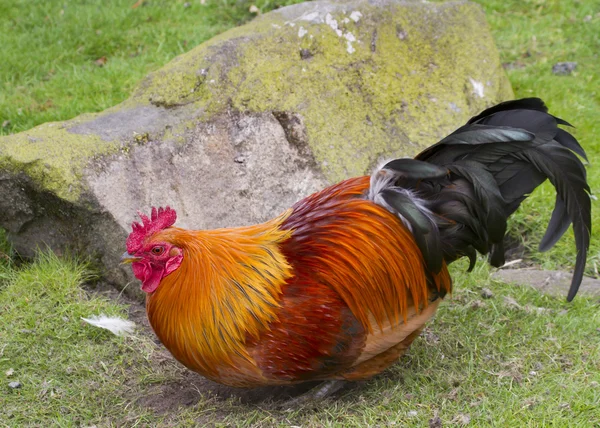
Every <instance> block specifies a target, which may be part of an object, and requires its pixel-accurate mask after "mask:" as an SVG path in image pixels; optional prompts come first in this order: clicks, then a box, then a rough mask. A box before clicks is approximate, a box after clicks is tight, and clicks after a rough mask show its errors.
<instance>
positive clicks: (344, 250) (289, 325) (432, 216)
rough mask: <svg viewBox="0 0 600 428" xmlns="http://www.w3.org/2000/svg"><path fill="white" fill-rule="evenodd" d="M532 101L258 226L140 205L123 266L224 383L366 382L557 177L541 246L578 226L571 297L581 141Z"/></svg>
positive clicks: (586, 217)
mask: <svg viewBox="0 0 600 428" xmlns="http://www.w3.org/2000/svg"><path fill="white" fill-rule="evenodd" d="M558 125H568V126H570V125H569V124H568V123H567V122H565V121H564V120H562V119H559V118H557V117H554V116H552V115H550V114H548V113H547V108H546V106H545V105H544V103H543V102H542V101H541V100H539V99H537V98H527V99H521V100H515V101H508V102H504V103H501V104H498V105H496V106H494V107H491V108H489V109H487V110H485V111H484V112H482V113H481V114H479V115H478V116H475V117H473V118H472V119H470V120H469V121H468V122H467V124H466V125H464V126H462V127H461V128H459V129H457V130H456V131H455V132H453V133H452V134H450V135H449V136H448V137H446V138H444V139H443V140H441V141H440V142H438V143H437V144H435V145H433V146H431V147H429V148H428V149H426V150H425V151H423V152H422V153H420V154H419V155H418V156H417V157H416V158H415V159H395V160H392V161H390V162H387V163H386V164H384V165H383V166H382V167H380V168H378V169H377V170H376V171H375V172H374V173H373V174H372V175H371V176H370V177H367V176H365V177H357V178H351V179H348V180H345V181H342V182H340V183H338V184H335V185H333V186H331V187H328V188H326V189H324V190H322V191H320V192H318V193H315V194H313V195H311V196H309V197H307V198H305V199H303V200H301V201H299V202H297V203H296V204H295V205H294V206H293V207H292V208H291V209H289V210H287V211H285V212H284V213H282V214H281V215H280V216H279V217H277V218H275V219H273V220H270V221H267V222H266V223H263V224H258V225H254V226H247V227H238V228H231V229H217V230H185V229H181V228H177V227H173V225H174V223H175V221H176V213H175V211H174V210H173V209H171V208H169V207H167V208H164V209H163V208H159V209H158V210H157V209H156V208H152V213H151V215H150V217H148V216H145V215H143V214H140V217H141V219H142V222H141V223H133V225H132V229H133V230H132V232H131V234H130V235H129V237H128V239H127V252H126V253H125V254H124V255H123V257H122V261H123V262H124V263H132V268H133V273H134V274H135V276H136V277H137V278H138V279H140V280H141V282H142V290H143V291H145V292H146V293H147V300H146V308H147V314H148V319H149V321H150V324H151V325H152V328H153V329H154V331H155V332H156V334H157V336H158V337H159V339H160V340H161V342H162V343H163V344H164V346H165V347H166V348H167V349H168V350H169V351H170V352H171V353H172V354H173V356H174V357H175V358H176V359H177V360H179V361H180V362H181V363H182V364H183V365H185V366H186V367H188V368H189V369H191V370H194V371H196V372H198V373H200V374H202V375H203V376H205V377H207V378H209V379H211V380H213V381H216V382H220V383H223V384H226V385H230V386H236V387H255V386H262V385H283V384H292V383H298V382H304V381H314V380H320V381H326V382H324V383H322V384H321V386H319V387H317V388H316V389H315V390H313V391H312V392H311V393H310V394H307V395H310V398H312V399H317V398H322V397H324V396H326V395H328V394H330V393H332V392H333V391H335V390H336V389H338V388H339V387H340V386H341V385H342V383H343V381H348V380H360V379H367V378H369V377H371V376H373V375H375V374H377V373H380V372H381V371H383V370H384V369H386V368H387V367H389V366H390V365H391V364H393V363H394V362H395V361H396V360H397V359H398V358H399V357H400V356H401V355H402V354H404V353H405V352H406V350H407V348H408V347H409V346H410V345H411V343H412V342H413V341H414V340H415V338H416V337H418V336H419V334H420V333H421V331H422V330H423V328H424V326H425V324H426V323H427V321H428V320H429V319H431V317H432V316H433V315H434V313H435V312H436V309H437V307H438V305H439V304H440V302H441V300H442V299H443V298H444V296H445V295H447V294H448V293H450V292H451V289H452V281H451V279H450V276H449V274H448V269H447V266H448V264H450V263H452V262H453V261H455V260H456V259H458V258H461V257H463V256H466V257H468V258H469V259H470V266H469V270H470V269H472V268H473V266H474V264H475V261H476V252H479V253H481V254H490V256H489V260H490V263H491V264H492V265H493V266H502V265H503V264H504V249H503V244H502V242H503V238H504V235H505V232H506V221H507V218H508V217H509V216H510V215H511V214H512V213H513V212H514V211H515V210H516V209H517V208H518V207H519V205H520V203H521V202H522V201H523V200H524V199H525V198H526V197H527V196H528V195H529V194H530V193H531V192H532V191H533V190H534V189H535V188H536V187H537V186H538V185H540V184H541V183H542V182H544V181H545V180H546V179H547V178H548V179H549V180H550V182H551V183H552V184H553V185H554V187H555V188H556V190H557V198H556V206H555V208H554V212H553V214H552V217H551V219H550V223H549V226H548V230H547V232H546V234H545V236H544V237H543V239H542V241H541V243H540V249H541V250H547V249H549V248H550V247H552V246H553V245H554V244H555V243H556V242H557V240H558V239H559V238H560V237H561V236H562V235H563V233H564V232H565V231H566V230H567V228H568V227H569V225H570V224H571V223H573V229H574V234H575V242H576V246H577V259H576V263H575V270H574V275H573V280H572V283H571V288H570V290H569V293H568V297H567V299H568V300H569V301H570V300H572V299H573V297H574V296H575V294H576V293H577V290H578V287H579V284H580V283H581V280H582V275H583V271H584V268H585V262H586V254H587V250H588V247H589V240H590V231H591V212H590V211H591V206H590V197H589V192H590V189H589V187H588V185H587V183H586V171H585V168H584V165H583V163H582V162H581V160H580V159H579V158H578V156H576V155H575V154H577V155H579V156H581V157H582V158H583V159H586V155H585V152H584V150H583V149H582V148H581V146H580V145H579V143H578V142H577V140H576V139H575V138H574V137H573V136H572V135H571V134H569V133H568V132H566V131H565V130H563V129H561V128H559V127H558Z"/></svg>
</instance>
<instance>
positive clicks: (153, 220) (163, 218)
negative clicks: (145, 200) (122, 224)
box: [127, 207, 177, 254]
mask: <svg viewBox="0 0 600 428" xmlns="http://www.w3.org/2000/svg"><path fill="white" fill-rule="evenodd" d="M138 215H139V216H140V218H141V219H142V224H140V223H137V222H133V223H132V224H131V228H132V229H133V231H132V232H131V233H130V234H129V237H128V238H127V252H128V253H131V254H133V253H135V252H136V251H138V250H139V249H140V248H141V247H142V245H143V243H144V239H145V238H146V237H147V236H150V235H152V234H153V233H155V232H158V231H159V230H163V229H166V228H167V227H170V226H173V224H175V220H177V213H176V212H175V210H172V209H171V208H169V207H166V208H163V207H160V208H159V209H158V210H157V209H156V207H152V214H150V218H148V216H146V215H144V214H142V213H141V212H139V211H138Z"/></svg>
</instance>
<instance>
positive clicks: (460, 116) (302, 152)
mask: <svg viewBox="0 0 600 428" xmlns="http://www.w3.org/2000/svg"><path fill="white" fill-rule="evenodd" d="M511 97H512V91H511V88H510V85H509V83H508V80H507V78H506V76H505V74H504V72H503V70H502V67H501V65H500V62H499V57H498V53H497V51H496V48H495V45H494V41H493V39H492V37H491V34H490V32H489V29H488V26H487V24H486V22H485V17H484V14H483V12H482V10H481V8H480V7H479V6H478V5H476V4H474V3H469V2H449V3H441V4H439V3H422V2H416V1H415V2H412V1H404V2H402V1H392V0H380V1H376V2H369V1H366V0H358V1H348V2H323V1H322V2H310V3H303V4H299V5H294V6H289V7H286V8H282V9H279V10H277V11H274V12H271V13H268V14H265V15H263V16H261V17H259V18H257V19H255V20H254V21H252V22H251V23H249V24H247V25H244V26H242V27H238V28H235V29H232V30H230V31H227V32H225V33H223V34H221V35H219V36H217V37H215V38H214V39H212V40H210V41H208V42H206V43H204V44H202V45H200V46H198V47H196V48H195V49H193V50H192V51H190V52H188V53H186V54H184V55H181V56H179V57H178V58H176V59H174V60H173V61H172V62H170V63H169V64H167V65H166V66H165V67H163V68H162V69H160V70H159V71H157V72H155V73H152V74H151V75H149V76H148V77H147V78H146V79H145V80H143V81H142V82H141V84H140V85H139V87H138V88H137V90H136V91H135V92H134V93H133V94H132V96H131V98H130V99H128V100H127V101H125V102H123V103H122V104H120V105H118V106H116V107H113V108H111V109H109V110H107V111H105V112H102V113H99V114H95V115H91V114H87V115H82V116H80V117H78V118H75V119H73V120H70V121H66V122H61V123H49V124H44V125H41V126H39V127H37V128H34V129H32V130H30V131H26V132H22V133H20V134H16V135H11V136H7V137H2V138H0V166H1V167H2V170H1V171H0V178H2V180H0V196H2V197H1V198H0V200H2V201H3V202H2V206H0V212H1V214H0V225H2V226H3V227H5V228H7V230H8V231H9V236H10V238H11V239H12V240H13V242H14V244H15V246H16V248H17V250H19V251H20V252H22V253H23V254H25V255H30V254H31V253H32V252H33V251H34V249H35V248H37V247H38V246H40V245H42V244H47V245H50V246H51V247H52V248H54V249H56V250H65V249H67V248H72V249H74V250H75V251H84V252H86V253H89V254H92V255H93V256H94V257H95V258H96V259H97V260H99V261H100V263H101V265H102V271H103V272H104V273H105V275H106V277H107V278H108V279H109V280H110V281H112V282H114V283H116V284H117V285H120V286H121V287H122V286H124V285H125V283H126V282H127V281H128V280H129V279H130V277H129V276H127V275H128V274H127V273H126V272H128V271H127V270H123V269H121V268H120V267H118V258H119V255H120V253H121V252H122V251H123V249H124V239H125V237H126V234H127V229H128V226H129V224H130V222H131V221H132V220H133V219H134V216H135V212H136V210H138V209H141V210H143V211H148V210H149V208H150V206H152V205H166V204H169V205H171V206H172V207H174V208H175V209H176V210H177V211H178V214H179V219H180V220H179V222H178V224H179V225H182V226H185V227H196V228H212V227H221V226H233V225H240V224H248V223H252V222H257V221H262V220H265V219H267V218H269V217H270V216H272V215H275V214H277V213H279V212H281V211H282V210H283V209H285V208H286V207H288V206H289V205H291V204H292V203H293V202H294V201H296V200H297V199H299V198H301V197H303V196H306V195H308V194H310V193H312V192H314V191H316V190H318V189H320V188H322V187H323V186H325V185H326V184H328V183H332V182H335V181H338V180H341V179H344V178H347V177H350V176H355V175H361V174H365V173H368V172H369V171H370V170H371V169H372V168H373V167H374V166H375V165H376V164H378V163H379V162H381V161H382V160H384V159H386V158H390V157H394V156H413V155H415V154H416V153H417V152H418V151H420V150H421V149H423V148H424V147H426V146H428V145H430V144H432V143H434V142H435V141H437V140H438V139H440V138H441V137H443V136H444V135H445V134H447V133H449V132H451V131H452V130H453V129H454V128H456V127H457V126H459V125H461V124H462V123H464V121H465V120H467V119H468V118H469V117H470V116H472V115H474V114H475V113H477V112H479V111H480V110H482V109H483V108H485V107H488V106H490V105H492V104H495V103H497V102H500V101H503V100H506V99H509V98H511Z"/></svg>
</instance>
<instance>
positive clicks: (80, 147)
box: [0, 123, 118, 202]
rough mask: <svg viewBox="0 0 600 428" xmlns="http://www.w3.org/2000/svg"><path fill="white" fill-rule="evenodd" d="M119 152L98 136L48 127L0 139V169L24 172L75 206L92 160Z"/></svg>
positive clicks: (56, 124) (47, 124) (59, 127)
mask: <svg viewBox="0 0 600 428" xmlns="http://www.w3.org/2000/svg"><path fill="white" fill-rule="evenodd" d="M116 150H118V144H117V143H115V142H106V141H102V140H101V138H100V137H98V136H95V135H75V134H71V133H69V132H68V131H67V130H66V128H65V125H64V124H61V123H46V124H44V125H40V126H38V127H36V128H33V129H31V130H29V131H25V132H21V133H19V134H15V135H9V136H6V137H3V138H1V139H0V153H1V155H0V166H1V167H2V168H4V169H9V170H12V171H24V172H25V173H26V174H27V175H29V176H30V177H31V178H32V179H33V180H34V182H35V183H36V184H37V185H39V186H40V187H41V188H43V189H45V190H49V191H51V192H54V193H55V194H56V195H57V196H59V197H60V198H63V199H65V200H67V201H71V202H74V201H76V200H78V198H79V196H80V195H81V193H82V191H83V190H84V188H83V184H82V181H81V180H82V171H83V168H84V166H85V165H86V164H87V162H89V160H90V159H91V158H92V157H94V156H97V155H100V154H109V153H112V152H115V151H116Z"/></svg>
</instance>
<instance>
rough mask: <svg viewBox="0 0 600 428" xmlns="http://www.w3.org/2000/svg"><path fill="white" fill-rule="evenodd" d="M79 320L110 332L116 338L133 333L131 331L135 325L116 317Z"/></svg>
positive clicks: (103, 316)
mask: <svg viewBox="0 0 600 428" xmlns="http://www.w3.org/2000/svg"><path fill="white" fill-rule="evenodd" d="M81 319H82V320H84V321H85V322H86V323H88V324H91V325H93V326H96V327H100V328H104V329H106V330H110V331H111V332H112V333H113V334H116V335H117V336H122V335H124V334H130V333H133V329H134V328H135V323H134V322H133V321H128V320H124V319H123V318H118V317H107V316H106V315H104V314H102V315H98V316H93V317H89V318H83V317H81Z"/></svg>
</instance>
